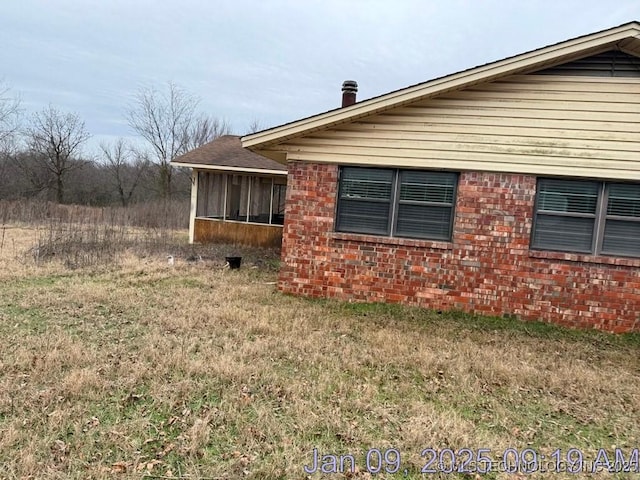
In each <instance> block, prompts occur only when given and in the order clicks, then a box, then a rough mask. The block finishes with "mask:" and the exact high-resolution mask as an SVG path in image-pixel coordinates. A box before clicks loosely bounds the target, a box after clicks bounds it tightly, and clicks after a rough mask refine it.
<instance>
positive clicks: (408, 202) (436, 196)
mask: <svg viewBox="0 0 640 480" xmlns="http://www.w3.org/2000/svg"><path fill="white" fill-rule="evenodd" d="M456 184H457V175H456V174H455V173H449V172H425V171H412V170H401V171H400V195H399V198H398V215H397V217H398V218H397V223H396V232H395V233H396V234H397V235H398V236H406V237H414V238H415V237H418V238H429V239H433V240H449V239H450V238H451V229H452V223H453V207H454V202H455V191H456Z"/></svg>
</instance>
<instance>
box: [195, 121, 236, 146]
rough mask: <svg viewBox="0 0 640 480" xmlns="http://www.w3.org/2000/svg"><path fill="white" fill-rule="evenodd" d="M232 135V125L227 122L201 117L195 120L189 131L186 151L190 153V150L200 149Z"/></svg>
mask: <svg viewBox="0 0 640 480" xmlns="http://www.w3.org/2000/svg"><path fill="white" fill-rule="evenodd" d="M230 133H231V124H230V123H229V122H227V121H226V120H219V119H217V118H214V117H208V116H206V115H200V116H198V117H197V118H196V119H195V120H194V122H193V124H192V125H191V128H190V129H189V135H188V139H187V148H186V151H187V152H188V151H189V150H193V149H194V148H198V147H199V146H200V145H204V144H205V143H209V142H211V141H213V140H215V139H216V138H218V137H222V136H223V135H229V134H230Z"/></svg>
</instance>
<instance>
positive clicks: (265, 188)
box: [249, 177, 271, 223]
mask: <svg viewBox="0 0 640 480" xmlns="http://www.w3.org/2000/svg"><path fill="white" fill-rule="evenodd" d="M270 197H271V179H270V178H267V177H253V182H252V187H251V208H250V211H249V221H250V222H255V223H269V206H270V204H271V201H270Z"/></svg>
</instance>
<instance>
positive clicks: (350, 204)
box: [336, 167, 394, 235]
mask: <svg viewBox="0 0 640 480" xmlns="http://www.w3.org/2000/svg"><path fill="white" fill-rule="evenodd" d="M393 179H394V172H393V170H385V169H379V168H360V167H344V168H343V169H342V172H341V178H340V192H339V198H338V215H337V221H336V230H337V231H340V232H353V233H371V234H382V235H388V234H389V230H390V227H389V223H390V216H391V213H390V212H391V203H392V201H391V200H392V195H393Z"/></svg>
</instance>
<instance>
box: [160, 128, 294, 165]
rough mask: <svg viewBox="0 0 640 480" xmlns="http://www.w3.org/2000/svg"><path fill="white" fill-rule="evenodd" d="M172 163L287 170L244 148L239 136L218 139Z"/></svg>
mask: <svg viewBox="0 0 640 480" xmlns="http://www.w3.org/2000/svg"><path fill="white" fill-rule="evenodd" d="M171 163H174V164H190V165H202V166H203V167H206V166H215V167H218V168H220V167H232V168H234V169H238V168H240V169H241V168H249V169H258V170H283V171H286V170H287V166H286V165H282V164H281V163H278V162H275V161H273V160H271V159H269V158H266V157H263V156H261V155H258V154H257V153H253V152H252V151H251V150H248V149H246V148H242V144H241V143H240V137H239V136H237V135H224V136H222V137H218V138H216V139H215V140H213V141H212V142H209V143H206V144H204V145H202V146H200V147H198V148H195V149H193V150H191V151H189V152H187V153H185V154H184V155H181V156H179V157H176V158H174V159H173V160H172V161H171ZM221 169H223V168H221Z"/></svg>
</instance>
